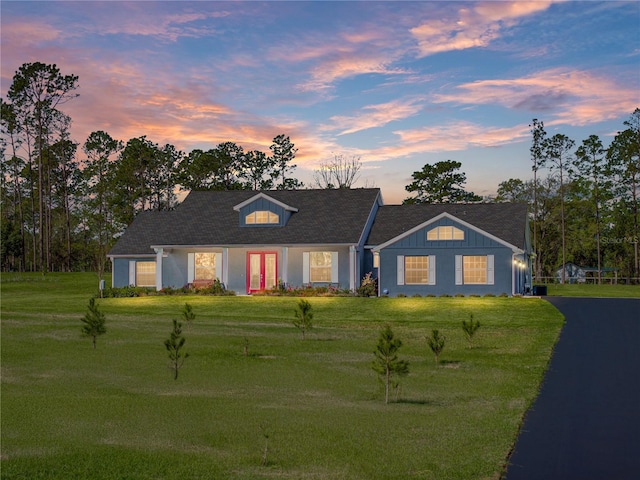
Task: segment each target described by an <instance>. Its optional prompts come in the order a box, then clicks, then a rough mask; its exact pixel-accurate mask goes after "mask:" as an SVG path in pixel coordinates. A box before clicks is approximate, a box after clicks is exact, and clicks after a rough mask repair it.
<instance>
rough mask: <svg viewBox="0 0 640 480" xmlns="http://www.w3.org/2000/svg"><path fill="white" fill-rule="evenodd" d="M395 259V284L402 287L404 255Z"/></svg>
mask: <svg viewBox="0 0 640 480" xmlns="http://www.w3.org/2000/svg"><path fill="white" fill-rule="evenodd" d="M396 258H397V262H398V268H397V274H396V275H397V279H398V281H397V283H398V285H404V255H398V256H397V257H396Z"/></svg>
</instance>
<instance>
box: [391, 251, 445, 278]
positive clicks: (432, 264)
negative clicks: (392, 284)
mask: <svg viewBox="0 0 640 480" xmlns="http://www.w3.org/2000/svg"><path fill="white" fill-rule="evenodd" d="M420 256H426V257H429V272H428V275H429V278H428V280H427V283H426V284H420V283H415V284H414V283H411V284H408V283H405V275H404V258H405V256H404V255H398V256H397V257H396V271H397V274H396V275H397V276H396V283H397V284H398V285H435V284H436V256H435V255H420Z"/></svg>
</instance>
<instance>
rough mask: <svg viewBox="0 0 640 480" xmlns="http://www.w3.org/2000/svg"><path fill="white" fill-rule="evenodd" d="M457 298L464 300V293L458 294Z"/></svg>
mask: <svg viewBox="0 0 640 480" xmlns="http://www.w3.org/2000/svg"><path fill="white" fill-rule="evenodd" d="M443 296H444V295H443ZM455 296H456V297H457V298H464V293H456V294H455Z"/></svg>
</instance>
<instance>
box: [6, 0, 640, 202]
mask: <svg viewBox="0 0 640 480" xmlns="http://www.w3.org/2000/svg"><path fill="white" fill-rule="evenodd" d="M0 8H1V13H2V18H1V22H2V25H1V26H2V30H1V41H2V51H1V54H2V58H1V64H0V65H1V84H0V87H1V88H0V93H1V95H2V96H3V97H6V93H7V90H8V88H9V86H10V84H11V79H12V77H13V74H14V72H15V71H16V70H17V68H18V67H19V66H20V65H22V64H23V63H26V62H35V61H40V62H44V63H55V64H57V65H58V66H59V67H60V69H61V71H62V73H63V74H70V73H73V74H76V75H78V76H79V77H80V78H79V85H80V88H79V89H78V93H80V96H79V97H78V98H77V99H75V100H73V101H72V102H69V103H68V104H66V105H65V106H64V111H65V112H66V113H68V114H69V115H71V117H72V118H73V121H74V123H73V127H72V136H73V138H74V140H75V141H77V142H79V143H83V142H84V141H85V139H86V137H87V135H88V134H89V133H90V132H91V131H94V130H105V131H107V132H108V133H109V134H111V136H113V137H114V138H118V139H121V140H124V141H126V140H128V139H130V138H133V137H137V136H140V135H147V137H148V138H149V139H150V140H152V141H154V142H156V143H159V144H165V143H172V144H174V145H175V146H176V147H178V148H179V149H181V150H183V151H185V152H189V151H191V150H192V149H194V148H202V149H208V148H211V147H214V146H215V145H217V144H218V143H220V142H225V141H232V142H236V143H238V144H239V145H242V146H243V147H244V148H245V149H260V150H263V151H265V152H269V145H270V144H271V140H272V139H273V137H275V136H276V135H278V134H280V133H285V134H286V135H289V136H290V137H291V140H292V141H293V142H294V143H295V145H296V147H297V148H298V149H299V150H298V155H297V158H296V162H295V163H296V164H297V165H298V168H297V169H296V172H295V175H296V176H297V177H298V178H299V179H300V180H302V181H303V182H305V183H306V184H307V185H310V184H311V183H312V174H313V171H314V169H316V168H318V166H319V164H320V163H321V162H326V161H328V160H331V159H332V158H333V157H334V155H337V154H342V155H345V156H346V157H347V158H351V157H352V156H354V155H355V156H358V157H359V158H360V160H361V162H362V165H363V167H362V169H361V172H360V173H361V175H360V179H359V181H358V183H357V184H356V186H365V185H366V186H377V187H380V188H382V192H383V197H384V199H385V202H386V203H400V202H401V201H402V199H404V198H406V197H407V196H408V195H409V194H408V193H407V192H406V191H405V190H404V187H405V186H406V185H408V184H409V183H410V182H411V174H412V173H413V172H414V171H416V170H420V169H421V168H422V166H424V165H425V164H426V163H435V162H438V161H443V160H449V159H450V160H456V161H460V162H462V171H464V172H465V173H466V175H467V184H466V187H467V189H468V190H472V191H474V192H475V193H477V194H480V195H490V194H492V193H495V190H496V188H497V186H498V184H499V183H500V182H501V181H503V180H507V179H509V178H521V179H523V180H525V179H529V178H531V161H530V156H529V146H530V131H529V124H530V123H531V120H532V119H533V118H538V119H541V120H542V121H544V123H545V127H546V130H547V132H548V133H549V134H551V135H553V134H555V133H563V134H565V135H568V136H569V137H571V138H573V139H574V140H575V141H576V144H579V143H580V142H581V141H582V140H583V139H585V138H587V137H588V136H589V135H591V134H596V135H599V136H600V137H601V138H602V140H603V142H604V143H605V145H608V144H609V143H610V141H611V139H612V138H613V135H615V133H616V132H617V131H619V130H622V129H624V125H623V122H624V120H626V119H628V118H629V116H630V114H631V113H632V112H633V111H634V109H635V108H637V107H640V33H639V32H640V2H638V1H633V2H612V1H606V2H593V1H587V2H552V1H536V2H526V1H517V2H506V1H489V2H455V1H451V2H443V1H440V2H429V1H422V2H370V1H366V2H341V1H339V2H324V1H322V2H321V1H315V2H298V1H283V2H271V1H268V2H242V1H240V2H206V1H200V2H151V1H138V2H93V1H85V2H57V1H56V2H25V1H22V2H14V1H6V0H3V1H2V2H1V4H0Z"/></svg>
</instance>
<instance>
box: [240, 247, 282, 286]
mask: <svg viewBox="0 0 640 480" xmlns="http://www.w3.org/2000/svg"><path fill="white" fill-rule="evenodd" d="M251 255H260V288H259V289H252V288H251ZM267 255H275V259H276V271H275V278H274V281H275V285H277V283H278V252H277V251H275V250H251V251H248V252H247V261H246V264H247V265H246V266H247V282H246V290H247V294H249V295H250V294H252V293H254V292H259V291H261V290H264V289H265V288H266V280H267V278H266V262H265V258H266V256H267Z"/></svg>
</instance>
